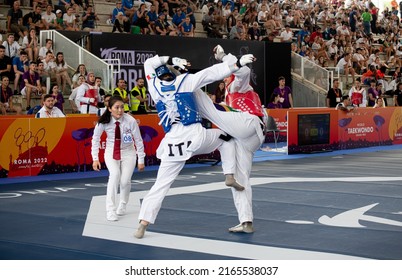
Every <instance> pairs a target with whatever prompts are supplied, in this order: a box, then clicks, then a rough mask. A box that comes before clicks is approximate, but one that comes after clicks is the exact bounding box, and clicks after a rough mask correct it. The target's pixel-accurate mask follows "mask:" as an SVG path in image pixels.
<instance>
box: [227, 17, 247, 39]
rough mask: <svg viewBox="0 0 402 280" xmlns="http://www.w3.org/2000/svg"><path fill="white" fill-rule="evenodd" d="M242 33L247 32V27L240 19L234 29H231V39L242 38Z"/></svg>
mask: <svg viewBox="0 0 402 280" xmlns="http://www.w3.org/2000/svg"><path fill="white" fill-rule="evenodd" d="M242 33H246V29H245V27H244V25H243V22H242V21H240V20H238V21H236V26H233V27H232V29H230V32H229V39H231V40H233V39H237V40H240V39H241V34H242Z"/></svg>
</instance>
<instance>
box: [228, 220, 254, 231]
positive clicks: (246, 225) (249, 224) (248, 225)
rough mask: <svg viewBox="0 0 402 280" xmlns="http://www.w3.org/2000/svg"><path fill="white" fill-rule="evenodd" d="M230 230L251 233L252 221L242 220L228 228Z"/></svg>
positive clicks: (252, 229)
mask: <svg viewBox="0 0 402 280" xmlns="http://www.w3.org/2000/svg"><path fill="white" fill-rule="evenodd" d="M229 231H230V232H244V233H253V232H254V228H253V223H252V222H244V223H241V224H238V225H237V226H234V227H231V228H229Z"/></svg>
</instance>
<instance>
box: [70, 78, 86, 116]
mask: <svg viewBox="0 0 402 280" xmlns="http://www.w3.org/2000/svg"><path fill="white" fill-rule="evenodd" d="M84 82H85V76H84V75H82V74H80V75H79V76H78V80H77V86H76V87H75V88H74V89H73V90H72V92H71V94H70V96H69V97H68V101H69V102H70V106H71V109H72V112H73V113H78V114H79V113H80V108H81V104H80V102H79V101H78V100H77V91H78V88H79V86H80V85H81V84H82V83H84Z"/></svg>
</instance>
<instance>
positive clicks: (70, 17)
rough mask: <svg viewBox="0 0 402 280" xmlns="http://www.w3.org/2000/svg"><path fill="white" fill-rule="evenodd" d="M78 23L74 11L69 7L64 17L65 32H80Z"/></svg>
mask: <svg viewBox="0 0 402 280" xmlns="http://www.w3.org/2000/svg"><path fill="white" fill-rule="evenodd" d="M56 13H57V12H56ZM78 22H79V19H78V18H77V17H76V16H75V14H74V9H73V8H72V7H69V8H68V9H67V13H65V14H64V15H63V24H64V30H69V31H79V30H80V29H79V28H78Z"/></svg>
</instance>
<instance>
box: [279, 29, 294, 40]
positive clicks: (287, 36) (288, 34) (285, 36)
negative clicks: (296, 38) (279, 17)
mask: <svg viewBox="0 0 402 280" xmlns="http://www.w3.org/2000/svg"><path fill="white" fill-rule="evenodd" d="M280 37H281V38H282V42H292V40H293V32H292V30H290V26H289V25H286V26H285V30H283V31H282V32H281V35H280Z"/></svg>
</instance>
